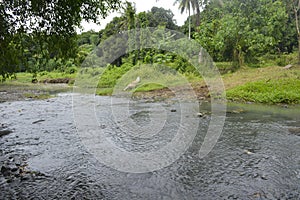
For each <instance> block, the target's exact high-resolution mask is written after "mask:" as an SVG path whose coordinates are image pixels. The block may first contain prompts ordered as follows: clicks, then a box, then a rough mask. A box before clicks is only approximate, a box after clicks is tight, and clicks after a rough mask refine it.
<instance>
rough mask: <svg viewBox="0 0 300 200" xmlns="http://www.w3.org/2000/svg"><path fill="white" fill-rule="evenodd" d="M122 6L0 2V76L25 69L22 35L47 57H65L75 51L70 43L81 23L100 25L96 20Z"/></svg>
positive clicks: (80, 0)
mask: <svg viewBox="0 0 300 200" xmlns="http://www.w3.org/2000/svg"><path fill="white" fill-rule="evenodd" d="M121 6H122V5H121V0H69V1H57V0H13V1H9V0H5V1H0V29H1V31H0V55H1V60H0V61H1V62H0V75H2V77H3V78H7V77H8V76H9V75H11V74H12V73H14V72H16V71H18V69H19V68H20V66H24V65H26V60H27V59H26V58H25V57H24V51H25V49H26V48H28V47H26V46H25V44H24V43H23V40H22V38H23V37H24V35H28V36H30V37H31V36H34V37H35V40H37V41H42V44H40V47H43V49H44V48H46V50H47V51H48V53H51V52H52V53H53V55H54V54H55V56H56V57H66V56H69V55H70V54H69V52H73V51H74V49H72V48H70V46H69V42H70V40H73V38H75V35H76V28H77V27H79V26H80V22H81V21H82V20H86V21H93V22H97V23H99V19H98V17H99V16H101V17H102V18H105V17H106V16H107V15H108V14H109V12H111V11H115V10H118V9H120V8H121ZM45 44H46V45H45Z"/></svg>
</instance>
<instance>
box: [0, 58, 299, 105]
mask: <svg viewBox="0 0 300 200" xmlns="http://www.w3.org/2000/svg"><path fill="white" fill-rule="evenodd" d="M265 65H266V66H268V65H269V66H271V67H261V68H251V67H242V68H240V69H239V70H237V71H236V72H231V70H230V67H229V66H230V65H229V64H228V63H217V66H218V68H219V69H220V70H221V71H223V72H224V74H223V75H222V78H223V82H224V85H225V88H226V95H227V99H228V100H231V101H238V102H255V103H266V104H280V103H282V104H299V103H300V67H299V66H293V67H292V68H291V69H288V70H286V69H283V67H279V66H276V63H266V64H265ZM81 76H82V77H84V79H85V80H87V81H94V80H93V79H92V78H90V77H95V76H96V77H100V76H101V78H100V80H99V82H98V83H96V84H97V87H98V89H97V91H96V93H97V94H99V95H109V94H112V93H113V91H114V90H118V89H119V90H120V89H121V88H124V86H125V85H126V84H128V80H135V78H136V77H137V76H141V79H142V80H143V81H142V82H141V83H140V84H139V85H138V87H137V88H136V89H135V90H134V91H135V92H147V91H152V90H157V89H161V88H164V87H173V86H180V85H182V84H184V81H185V80H186V79H185V78H182V77H180V76H176V75H175V74H172V72H170V71H169V70H166V71H162V70H161V69H159V70H157V69H156V68H155V67H152V68H150V67H143V66H135V67H134V68H132V67H131V66H124V67H119V68H110V69H109V70H106V71H105V72H104V73H103V70H101V69H88V70H86V71H85V73H83V75H81ZM186 77H187V80H188V81H189V82H190V83H191V84H192V85H193V84H203V85H205V83H204V81H203V79H201V78H199V77H196V76H195V75H191V74H189V75H187V76H186ZM31 78H32V76H31V75H30V74H28V73H19V74H17V79H16V80H7V81H6V82H4V83H1V84H0V90H5V88H9V87H11V86H13V87H14V88H19V89H24V90H29V91H30V90H36V89H39V90H43V91H44V93H43V95H44V94H45V93H46V94H50V93H51V92H53V90H54V92H55V91H60V90H68V89H70V88H68V87H62V86H55V85H52V84H41V83H40V84H32V83H31ZM56 78H69V79H75V78H76V74H66V73H58V72H48V73H40V74H38V77H37V79H38V80H39V81H40V82H43V80H46V79H56ZM145 80H151V81H152V82H151V81H150V82H147V81H145ZM49 85H51V86H49ZM91 85H95V83H91ZM25 96H29V97H31V96H33V97H35V94H34V93H32V94H31V93H30V92H28V94H25ZM41 97H43V96H41ZM37 98H39V96H37Z"/></svg>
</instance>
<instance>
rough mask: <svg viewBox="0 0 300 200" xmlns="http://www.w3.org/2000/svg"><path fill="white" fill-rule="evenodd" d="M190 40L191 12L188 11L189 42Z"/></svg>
mask: <svg viewBox="0 0 300 200" xmlns="http://www.w3.org/2000/svg"><path fill="white" fill-rule="evenodd" d="M190 39H191V11H190V9H189V40H190Z"/></svg>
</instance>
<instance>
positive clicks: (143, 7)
mask: <svg viewBox="0 0 300 200" xmlns="http://www.w3.org/2000/svg"><path fill="white" fill-rule="evenodd" d="M129 1H131V2H133V3H135V6H136V10H137V12H142V11H149V10H151V8H152V7H153V6H156V7H163V8H165V9H166V10H167V9H170V10H172V12H173V14H174V15H175V16H174V19H175V20H176V22H177V25H179V26H181V25H183V23H184V21H185V20H186V19H187V17H188V13H187V12H184V13H182V14H181V13H180V11H179V9H178V4H175V5H173V4H174V2H175V0H159V1H158V2H156V0H129ZM118 15H119V14H117V13H114V14H112V15H110V16H109V17H107V18H106V19H104V20H101V26H98V25H96V24H93V23H86V22H83V23H82V26H83V28H84V30H83V31H89V30H94V31H99V30H100V29H103V28H105V25H106V24H107V23H108V22H110V21H111V20H112V18H113V17H115V16H118Z"/></svg>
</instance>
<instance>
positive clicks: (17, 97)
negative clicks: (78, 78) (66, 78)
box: [0, 83, 72, 103]
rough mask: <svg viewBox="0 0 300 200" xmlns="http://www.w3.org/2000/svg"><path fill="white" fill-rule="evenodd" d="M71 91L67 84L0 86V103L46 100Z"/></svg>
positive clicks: (3, 84)
mask: <svg viewBox="0 0 300 200" xmlns="http://www.w3.org/2000/svg"><path fill="white" fill-rule="evenodd" d="M68 91H72V87H71V86H69V85H68V84H42V83H40V84H24V85H21V84H18V85H11V84H5V83H2V84H0V103H3V102H11V101H24V100H30V99H47V98H50V97H52V96H53V95H55V94H57V93H60V92H68Z"/></svg>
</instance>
